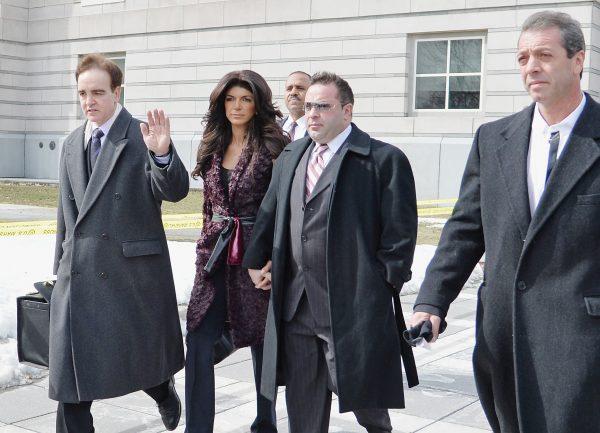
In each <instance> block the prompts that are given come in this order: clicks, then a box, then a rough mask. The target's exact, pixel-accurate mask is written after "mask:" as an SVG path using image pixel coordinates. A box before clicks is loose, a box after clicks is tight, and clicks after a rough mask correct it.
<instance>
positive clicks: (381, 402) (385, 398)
mask: <svg viewBox="0 0 600 433" xmlns="http://www.w3.org/2000/svg"><path fill="white" fill-rule="evenodd" d="M311 142H312V141H311V139H310V137H304V138H302V139H300V140H296V141H295V142H293V143H291V144H289V145H288V146H287V147H285V148H284V149H283V152H282V153H281V155H280V156H279V158H278V159H277V161H276V162H275V163H274V165H273V175H272V179H271V183H270V185H269V189H268V191H267V194H266V195H265V198H264V199H263V202H262V204H261V207H260V210H259V213H258V215H257V218H256V223H255V224H254V231H253V234H252V240H251V242H250V244H249V246H248V247H247V249H246V253H245V255H244V263H243V266H244V267H246V268H253V269H260V268H261V267H263V266H264V265H265V263H266V262H267V261H268V260H269V259H271V258H272V260H273V267H272V289H271V298H270V302H269V310H268V313H267V323H266V329H265V339H264V353H263V369H262V384H261V392H262V393H263V394H264V395H265V396H267V397H268V398H270V399H271V400H272V399H273V398H274V396H275V393H276V388H277V384H283V383H284V378H283V377H282V376H281V375H280V376H279V378H278V377H277V370H278V368H279V367H281V356H282V353H281V352H282V351H281V350H280V347H281V344H280V341H279V338H280V336H281V335H282V332H281V326H282V324H281V322H282V317H281V316H282V301H283V297H284V296H285V292H286V287H285V285H286V267H287V263H288V260H289V250H290V243H289V233H290V230H289V222H290V206H301V205H302V203H290V190H291V186H292V180H293V178H294V173H295V170H296V166H297V165H298V163H299V162H300V160H301V158H302V155H303V154H304V151H305V150H306V148H307V147H308V146H309V145H310V144H311ZM416 235H417V204H416V198H415V184H414V179H413V174H412V170H411V167H410V164H409V162H408V159H407V158H406V156H405V155H404V153H402V151H400V150H399V149H397V148H395V147H393V146H391V145H389V144H386V143H383V142H381V141H378V140H374V139H372V138H371V137H369V135H367V134H366V133H364V132H363V131H361V130H360V129H358V128H357V127H356V126H355V125H352V132H351V133H350V135H349V137H348V138H347V151H346V152H345V153H344V154H343V156H342V161H341V163H340V167H339V171H338V174H337V178H336V179H335V180H334V181H333V184H332V194H331V198H330V203H329V215H328V221H327V247H326V252H325V254H326V257H327V260H326V265H325V268H326V272H327V287H328V292H329V311H330V317H331V327H332V334H333V345H334V350H335V354H336V367H337V368H336V374H337V385H338V396H339V405H340V411H342V412H346V411H350V410H355V409H361V408H402V407H404V393H403V385H402V367H401V358H400V356H401V355H400V350H401V348H400V336H399V335H398V330H397V328H396V324H395V322H394V312H393V308H392V291H393V290H396V291H399V290H400V289H401V288H402V285H403V284H404V283H405V282H406V281H408V280H410V277H411V271H410V267H411V264H412V260H413V254H414V249H415V242H416ZM278 379H279V380H278ZM307 398H310V396H307Z"/></svg>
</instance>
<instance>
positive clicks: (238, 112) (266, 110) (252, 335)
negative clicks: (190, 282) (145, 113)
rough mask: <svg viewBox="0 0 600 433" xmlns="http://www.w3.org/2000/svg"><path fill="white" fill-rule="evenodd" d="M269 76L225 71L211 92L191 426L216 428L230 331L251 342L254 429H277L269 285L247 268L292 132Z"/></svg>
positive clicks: (191, 336) (190, 355)
mask: <svg viewBox="0 0 600 433" xmlns="http://www.w3.org/2000/svg"><path fill="white" fill-rule="evenodd" d="M271 98H272V94H271V89H270V88H269V86H268V84H267V82H266V81H265V80H264V78H263V77H262V76H260V75H259V74H257V73H256V72H253V71H249V70H243V71H234V72H230V73H228V74H227V75H225V76H224V77H223V78H222V79H221V80H220V81H219V83H218V84H217V87H215V89H214V90H213V91H212V93H211V95H210V105H209V108H208V112H207V114H206V116H205V117H204V120H203V123H204V125H205V129H204V133H203V136H202V143H201V145H200V147H199V149H198V156H197V164H196V168H195V169H194V170H193V171H192V176H193V177H194V178H197V177H201V178H202V180H203V181H204V207H203V209H204V225H203V227H202V233H201V234H200V239H199V240H198V243H197V246H196V252H197V260H196V278H195V281H194V288H193V290H192V295H191V299H190V303H189V306H188V313H187V329H188V334H187V338H186V341H187V358H186V366H185V373H186V384H185V400H186V429H185V431H186V433H209V432H212V431H213V425H214V417H215V376H214V367H213V363H214V352H213V347H214V345H215V342H216V341H217V340H219V339H220V338H221V336H222V334H223V332H229V335H230V337H231V341H232V342H233V346H234V347H235V348H240V347H247V346H250V348H251V351H252V361H253V364H254V378H255V382H256V397H257V416H256V419H255V420H254V423H253V424H252V427H251V431H252V432H257V433H272V432H277V426H276V418H275V405H274V403H272V402H271V401H269V400H267V399H266V398H265V397H263V396H261V395H260V376H261V366H262V342H263V336H264V328H265V320H266V315H267V306H268V303H269V292H268V291H265V290H261V289H258V288H256V287H255V286H254V284H253V283H252V281H251V280H250V277H249V276H248V272H247V271H246V270H245V269H243V268H242V267H241V260H242V256H243V247H244V244H247V243H248V242H249V241H250V237H251V234H252V225H253V222H254V217H255V215H256V213H257V212H258V208H259V206H260V203H261V201H262V198H263V196H264V194H265V193H266V191H267V188H268V186H269V181H270V179H271V170H272V166H273V161H274V160H275V159H276V158H277V156H278V155H279V153H280V152H281V150H282V149H283V148H284V147H285V145H286V144H287V143H288V141H289V139H288V138H287V136H286V135H284V133H283V132H282V130H281V128H280V127H279V126H278V124H277V123H276V118H278V117H281V112H280V111H279V110H278V109H277V108H276V107H275V106H274V105H273V102H272V100H271Z"/></svg>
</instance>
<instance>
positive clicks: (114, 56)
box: [79, 52, 125, 119]
mask: <svg viewBox="0 0 600 433" xmlns="http://www.w3.org/2000/svg"><path fill="white" fill-rule="evenodd" d="M102 54H103V55H104V56H106V57H107V58H108V59H110V60H112V61H113V62H115V63H116V64H117V66H118V67H119V69H121V72H123V83H122V84H121V98H120V99H119V103H120V104H121V105H125V53H124V52H117V53H102ZM83 57H85V54H80V55H79V61H81V59H83ZM84 117H85V116H84V115H83V113H82V112H79V118H80V119H83V118H84Z"/></svg>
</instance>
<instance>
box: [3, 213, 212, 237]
mask: <svg viewBox="0 0 600 433" xmlns="http://www.w3.org/2000/svg"><path fill="white" fill-rule="evenodd" d="M163 226H164V228H165V229H166V230H177V229H196V228H197V229H200V228H202V214H199V213H198V214H180V215H164V216H163ZM53 234H56V221H18V222H8V223H0V237H8V236H32V235H53Z"/></svg>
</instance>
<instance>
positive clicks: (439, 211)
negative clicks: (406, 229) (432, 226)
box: [417, 207, 454, 217]
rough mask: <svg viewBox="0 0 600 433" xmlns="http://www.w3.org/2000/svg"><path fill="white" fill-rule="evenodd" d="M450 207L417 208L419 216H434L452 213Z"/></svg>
mask: <svg viewBox="0 0 600 433" xmlns="http://www.w3.org/2000/svg"><path fill="white" fill-rule="evenodd" d="M453 209H454V208H452V207H431V208H427V209H417V212H418V214H419V216H420V217H428V216H436V215H438V216H439V215H452V210H453Z"/></svg>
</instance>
